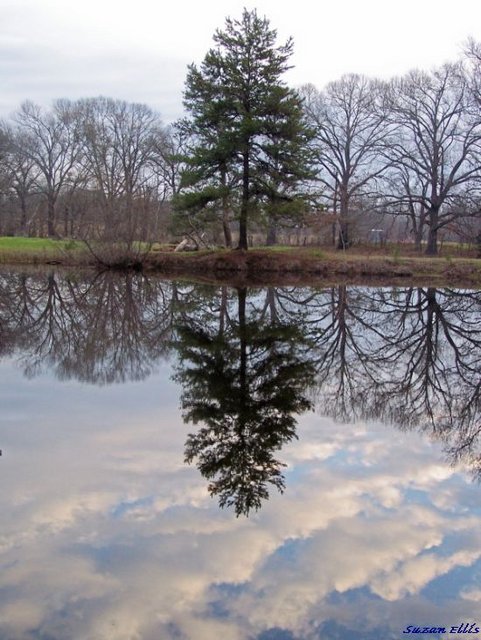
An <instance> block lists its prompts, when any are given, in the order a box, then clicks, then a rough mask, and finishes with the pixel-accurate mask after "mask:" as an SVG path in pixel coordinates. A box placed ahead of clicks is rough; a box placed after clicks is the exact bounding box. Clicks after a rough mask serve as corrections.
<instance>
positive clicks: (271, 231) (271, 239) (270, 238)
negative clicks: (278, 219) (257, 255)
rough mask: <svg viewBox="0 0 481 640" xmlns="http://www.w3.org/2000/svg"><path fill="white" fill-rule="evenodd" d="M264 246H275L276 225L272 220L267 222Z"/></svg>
mask: <svg viewBox="0 0 481 640" xmlns="http://www.w3.org/2000/svg"><path fill="white" fill-rule="evenodd" d="M266 244H267V246H268V247H272V246H274V245H275V244H277V229H276V223H275V221H274V220H273V219H272V218H271V219H270V220H269V228H268V229H267V238H266Z"/></svg>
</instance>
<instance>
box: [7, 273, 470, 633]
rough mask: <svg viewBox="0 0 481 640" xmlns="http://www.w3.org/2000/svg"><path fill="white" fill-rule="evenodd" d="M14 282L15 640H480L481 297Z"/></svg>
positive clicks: (135, 280) (10, 299) (10, 475)
mask: <svg viewBox="0 0 481 640" xmlns="http://www.w3.org/2000/svg"><path fill="white" fill-rule="evenodd" d="M0 286H1V291H0V305H1V308H0V339H1V340H2V343H1V349H2V352H1V353H2V355H3V356H4V357H3V358H2V359H1V360H0V380H1V384H0V404H1V406H2V431H1V445H2V448H3V449H4V452H5V455H4V456H2V458H1V459H0V460H1V463H0V475H1V477H2V486H3V487H4V491H3V492H0V511H1V513H2V530H1V532H0V564H1V567H2V571H1V572H0V592H1V594H2V598H1V599H0V637H2V638H3V637H4V638H8V639H9V640H10V639H12V640H17V639H18V640H20V639H22V640H34V639H36V640H38V639H40V638H42V639H46V638H49V639H51V640H63V639H64V638H89V639H90V638H92V639H94V638H95V639H96V640H97V639H105V640H107V639H109V640H110V639H114V638H115V640H117V639H125V640H127V639H129V640H130V639H132V638H142V640H158V638H162V639H165V640H174V639H176V638H177V639H178V638H185V639H186V640H204V639H205V640H210V639H211V638H218V637H219V638H220V637H222V638H232V639H234V638H235V639H236V640H253V639H255V640H285V639H286V638H289V639H290V640H292V639H294V640H319V639H320V638H322V639H323V640H324V639H327V640H334V639H338V640H344V639H347V638H353V637H355V638H357V639H359V640H374V639H378V638H400V637H403V636H402V631H403V629H405V628H406V626H407V625H410V624H418V625H423V624H432V625H435V626H445V627H449V626H450V625H461V624H463V623H467V622H469V623H473V622H476V623H478V626H479V622H480V620H479V618H477V616H479V602H480V601H481V592H480V589H479V575H480V572H481V533H480V532H481V512H480V510H479V485H478V484H476V483H471V482H469V478H468V479H467V478H466V476H465V473H464V466H456V467H454V466H448V465H446V464H445V463H444V461H443V454H442V450H441V446H443V447H444V449H445V452H447V453H448V454H450V456H451V458H450V459H451V460H454V459H458V460H459V458H463V459H464V460H465V461H466V462H468V463H469V465H470V466H471V469H472V470H473V471H476V470H477V469H478V468H479V464H478V462H477V461H478V460H479V456H478V454H477V453H476V452H477V451H478V450H479V447H478V440H479V438H478V432H477V430H476V426H477V425H478V424H479V414H480V411H479V373H478V372H479V353H480V350H479V346H480V344H479V338H480V328H479V326H478V322H477V320H478V318H479V311H480V304H479V303H480V294H479V293H478V292H467V291H445V290H434V289H430V288H411V289H398V290H387V289H375V288H371V289H367V288H350V287H343V286H340V287H339V286H338V287H329V288H326V289H322V290H313V289H311V290H308V289H289V288H278V289H267V290H262V291H260V290H245V289H227V288H224V287H215V288H211V287H198V286H195V285H190V284H185V283H165V282H161V281H158V280H155V279H145V278H143V277H141V276H133V277H130V276H129V277H124V276H122V277H121V278H118V277H113V276H112V275H108V274H104V275H102V276H99V277H95V276H93V275H90V276H87V277H86V278H81V277H80V276H76V277H73V276H61V275H59V274H50V276H49V278H44V277H40V276H39V275H34V274H33V275H32V274H24V275H23V276H19V275H18V274H16V275H13V276H12V278H10V279H8V280H7V279H6V278H5V277H3V278H2V279H1V281H0ZM89 292H91V294H90V293H89ZM17 296H18V297H17ZM22 296H23V297H22ZM109 309H110V310H112V311H114V313H113V315H114V316H115V317H110V316H112V313H110V311H109ZM103 315H107V316H109V317H97V316H103ZM47 319H48V321H47ZM127 327H130V328H131V332H132V333H133V335H132V336H130V337H129V336H128V335H127V334H128V332H127ZM117 338H118V339H117ZM84 356H85V357H86V358H87V360H88V361H89V364H88V366H84V365H82V363H76V358H80V357H84ZM65 363H68V366H64V365H65ZM288 365H290V366H288ZM117 366H120V371H121V372H120V373H116V371H115V367H117ZM24 372H25V373H28V375H29V376H30V377H29V379H26V378H25V376H24V375H23V373H24ZM40 374H41V375H40ZM140 378H142V383H139V379H140ZM120 381H124V384H110V383H111V382H120ZM129 382H132V383H131V384H130V383H129ZM86 383H95V386H93V385H89V384H86ZM283 393H285V394H286V397H283ZM271 397H272V398H273V399H274V404H273V407H274V408H273V409H272V410H271V412H269V410H268V408H267V407H266V404H267V400H268V399H269V398H271ZM450 399H451V400H450ZM179 403H180V405H181V409H182V413H183V414H184V420H185V422H183V420H182V417H181V415H180V412H179V411H178V408H179V407H178V405H179ZM311 404H313V405H315V406H316V408H317V412H318V413H312V412H311V411H308V409H309V407H310V405H311ZM319 413H321V414H324V416H326V415H331V416H334V417H335V418H336V420H337V421H338V422H334V421H333V420H332V419H329V418H326V417H322V416H320V415H319ZM379 419H382V420H383V421H385V422H391V423H393V424H395V425H396V426H397V427H402V429H403V431H400V430H398V431H397V432H396V431H394V430H392V429H387V428H386V427H385V426H384V425H382V424H378V423H377V420H379ZM196 420H197V424H195V421H196ZM209 420H210V421H211V422H209ZM363 420H369V422H368V423H365V422H363ZM262 425H264V426H265V430H264V431H262ZM188 432H191V433H190V435H189V433H188ZM296 432H297V435H298V436H299V438H298V439H296V437H295V435H296ZM396 433H397V435H398V437H393V434H396ZM425 434H427V435H429V436H433V438H426V437H424V435H425ZM186 439H187V442H186ZM289 439H290V441H289ZM231 440H233V441H234V442H233V444H232V442H231ZM242 440H243V441H244V442H242V446H241V441H242ZM231 444H232V446H233V447H234V446H235V447H238V450H239V458H240V459H241V463H239V462H238V460H233V461H231V460H229V454H230V450H229V449H230V446H231ZM189 447H190V448H191V449H189ZM281 447H282V450H281ZM190 450H192V451H194V452H195V455H194V457H193V460H192V461H193V462H194V463H196V464H197V465H199V466H200V467H201V466H202V464H204V462H205V463H207V465H209V464H211V463H212V465H213V466H212V467H209V466H208V467H207V468H208V471H209V473H211V475H210V476H209V480H208V481H209V482H210V483H212V484H214V483H216V482H219V484H218V485H215V486H217V487H219V490H218V493H217V499H219V500H220V499H221V498H222V499H224V500H225V501H226V504H230V503H232V508H231V509H224V510H219V509H217V508H216V507H217V505H216V501H212V500H211V498H210V496H209V494H208V492H207V490H206V484H207V483H206V482H205V480H204V479H203V478H202V477H201V476H200V474H199V473H198V471H197V468H196V466H195V464H192V465H190V466H187V465H184V464H183V462H182V457H183V455H182V452H183V451H185V453H186V454H188V453H189V451H190ZM257 459H259V460H261V463H260V464H259V465H258V466H259V467H261V469H257V468H256V467H255V465H254V464H252V463H253V460H257ZM283 464H285V465H287V466H285V467H284V466H282V465H283ZM263 465H264V466H263ZM214 471H215V473H214ZM271 472H273V473H272V475H271ZM242 473H244V474H245V477H246V478H248V477H249V474H252V476H253V477H254V478H255V480H254V485H249V486H247V484H246V483H244V482H243V478H241V480H242V481H239V477H238V475H240V476H242ZM212 474H213V475H212ZM236 474H238V475H236ZM256 474H259V475H256ZM282 476H285V484H286V491H285V493H284V495H282V496H280V495H279V492H278V491H276V490H275V488H276V486H278V488H282V487H283V483H284V479H283V478H282ZM271 479H272V480H274V482H271ZM277 481H281V482H282V485H281V484H279V485H276V484H275V482H277ZM222 482H225V484H222ZM256 483H258V484H259V486H260V488H258V487H257V485H256ZM261 483H263V485H262V484H261ZM252 486H254V488H253V489H252V488H251V487H252ZM262 487H263V490H265V491H269V490H271V495H270V500H269V501H267V500H265V493H262V492H261V490H262ZM223 490H224V491H225V492H224V493H222V491H223ZM249 492H250V493H249ZM246 496H247V497H246ZM256 500H257V502H256ZM236 501H237V502H236ZM260 503H262V509H261V510H259V511H258V512H257V513H252V510H254V509H255V507H256V506H258V505H259V504H260ZM246 505H247V506H249V508H250V509H251V517H249V518H236V517H235V513H236V510H237V512H238V513H239V511H240V512H245V511H244V509H245V507H246ZM446 637H448V634H446ZM473 637H476V635H473Z"/></svg>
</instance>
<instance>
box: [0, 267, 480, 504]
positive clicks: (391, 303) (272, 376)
mask: <svg viewBox="0 0 481 640" xmlns="http://www.w3.org/2000/svg"><path fill="white" fill-rule="evenodd" d="M480 310H481V294H480V293H479V292H477V291H463V290H452V289H443V290H438V289H436V288H433V287H428V288H422V287H416V288H414V287H411V288H404V289H382V288H377V289H376V288H359V287H346V286H335V287H329V288H326V289H322V290H312V289H298V288H297V289H296V288H294V289H286V288H284V289H283V288H278V289H274V288H268V289H266V290H265V291H263V292H261V291H256V290H252V291H248V290H247V289H245V288H244V289H237V290H228V289H227V288H226V287H217V288H215V287H205V286H204V287H202V286H195V285H188V284H179V283H172V282H165V281H162V280H158V279H155V278H147V277H145V276H142V275H139V274H135V275H134V274H126V275H122V276H119V275H118V274H112V273H109V272H106V273H102V274H95V275H94V274H90V275H89V276H84V277H80V276H73V275H66V276H62V275H59V274H55V273H53V272H52V273H49V274H48V275H46V276H45V275H40V274H33V275H27V274H19V273H14V274H3V275H2V276H1V278H0V319H1V320H0V337H1V353H2V354H3V355H8V354H10V355H11V354H17V356H16V357H17V358H18V361H19V363H20V366H21V367H22V368H23V370H24V372H25V374H26V375H27V376H35V375H38V374H39V373H41V372H42V371H45V370H48V369H50V370H53V371H54V372H55V375H56V376H58V377H59V378H60V379H77V380H80V381H83V382H89V383H94V384H109V383H113V382H126V381H129V380H142V379H145V378H146V377H147V376H149V375H150V374H151V373H152V371H153V370H155V367H156V366H157V365H158V363H159V362H161V361H162V360H164V359H165V358H167V356H168V355H169V354H176V356H177V359H178V365H177V366H176V370H175V379H176V381H177V382H179V383H180V384H181V386H182V397H181V405H182V410H183V417H184V420H185V421H186V422H187V423H192V424H194V425H198V428H197V431H195V432H192V433H190V434H189V436H188V438H187V442H186V446H185V459H186V461H187V462H193V461H195V462H196V464H197V466H198V468H199V469H200V471H201V472H202V474H203V475H204V476H205V477H206V478H207V479H208V480H209V489H210V491H211V492H212V494H214V495H217V496H218V498H219V503H220V505H221V506H225V505H233V506H234V509H235V511H236V513H237V514H240V513H248V512H249V511H250V509H252V508H255V509H257V508H259V506H260V504H261V502H262V500H263V499H264V498H267V497H268V485H272V486H273V487H276V488H277V489H279V490H280V491H282V490H283V488H284V478H283V474H282V471H281V469H282V467H283V463H282V461H281V460H279V459H278V457H277V453H276V452H279V451H280V449H281V448H282V446H283V445H284V444H285V443H287V442H289V441H290V440H291V439H292V438H294V437H295V435H296V433H295V431H296V417H295V416H296V415H299V414H301V413H303V412H304V411H306V410H308V409H309V408H311V406H313V405H315V406H316V408H317V410H318V412H319V413H321V414H323V415H328V416H332V417H334V418H335V419H337V420H339V421H342V422H353V421H358V420H371V421H372V420H379V421H382V422H384V423H386V422H387V423H391V424H393V425H395V426H397V427H398V428H401V429H409V428H413V427H417V428H420V429H422V430H428V431H429V432H430V433H432V434H433V435H434V437H436V438H437V439H438V440H440V441H442V442H443V443H444V447H445V451H446V453H447V455H448V456H449V457H450V459H451V460H452V461H453V462H456V461H459V460H463V461H465V462H468V463H469V464H470V466H471V469H472V471H473V473H475V474H476V475H479V474H481V450H480V447H479V435H480V433H481V420H480V414H481V411H480V409H481V404H480V403H481V393H480V390H481V387H480V384H481V378H480V375H479V372H480V370H481V360H480V358H481V326H480V324H479V322H478V318H479V312H480Z"/></svg>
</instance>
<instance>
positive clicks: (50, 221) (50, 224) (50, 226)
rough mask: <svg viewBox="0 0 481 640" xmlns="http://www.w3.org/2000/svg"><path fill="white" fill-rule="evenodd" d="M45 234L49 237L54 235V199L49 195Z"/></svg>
mask: <svg viewBox="0 0 481 640" xmlns="http://www.w3.org/2000/svg"><path fill="white" fill-rule="evenodd" d="M47 234H48V237H49V238H54V237H55V200H54V199H53V198H52V197H50V196H49V198H48V201H47Z"/></svg>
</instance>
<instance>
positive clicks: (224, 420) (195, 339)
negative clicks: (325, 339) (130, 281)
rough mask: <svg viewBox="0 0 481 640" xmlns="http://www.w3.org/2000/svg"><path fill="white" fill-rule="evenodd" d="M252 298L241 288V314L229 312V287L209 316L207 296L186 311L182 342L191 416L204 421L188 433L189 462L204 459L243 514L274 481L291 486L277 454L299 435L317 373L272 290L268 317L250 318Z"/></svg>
mask: <svg viewBox="0 0 481 640" xmlns="http://www.w3.org/2000/svg"><path fill="white" fill-rule="evenodd" d="M246 301H247V290H246V289H245V288H239V289H237V290H236V301H235V304H236V305H237V313H236V314H234V313H233V309H232V305H231V308H230V312H228V305H227V290H226V288H223V289H222V291H221V297H220V301H219V302H220V304H219V305H215V304H211V305H208V306H207V308H208V309H209V310H210V313H209V314H207V313H206V312H205V308H206V307H205V301H204V300H201V308H199V307H192V306H191V307H190V309H189V310H188V312H182V311H181V313H180V317H181V321H180V323H179V325H178V327H177V334H178V340H177V342H176V349H177V351H178V355H179V365H178V366H177V373H176V377H175V379H176V380H177V381H178V382H180V383H181V385H182V397H181V401H182V410H183V418H184V420H185V421H186V422H191V423H193V424H194V425H197V424H199V423H200V424H201V425H202V426H200V427H199V429H198V430H197V431H196V432H195V433H190V434H189V436H188V438H187V442H186V446H185V460H186V462H189V463H190V462H192V461H193V460H196V461H197V466H198V468H199V470H200V471H201V473H202V475H204V476H205V477H206V478H208V479H209V480H210V484H209V491H210V492H211V494H212V495H217V496H219V504H220V506H221V507H224V506H226V505H227V506H231V505H233V506H234V508H235V513H236V514H237V515H240V514H241V513H243V514H245V515H248V514H249V511H250V510H251V509H252V508H254V509H258V508H259V507H260V506H261V502H262V500H263V499H267V498H268V497H269V492H268V489H267V486H268V485H269V484H270V485H273V486H274V487H276V488H277V489H278V490H279V491H281V492H282V491H283V489H284V478H283V475H282V473H281V468H282V467H283V466H285V465H284V464H283V463H282V462H280V461H279V460H278V459H276V457H275V455H274V453H275V452H276V451H279V450H280V449H281V448H282V446H283V445H284V444H285V443H287V442H289V441H290V440H292V438H294V437H295V435H296V420H295V418H294V415H297V414H300V413H303V412H304V411H306V410H307V409H309V408H311V406H312V403H311V402H310V400H309V399H308V398H307V397H306V395H305V392H306V388H307V387H308V385H309V384H310V383H311V382H312V377H313V374H314V366H313V363H312V362H310V361H309V359H308V358H307V355H308V348H309V345H308V342H307V341H306V339H305V337H304V336H303V334H302V332H301V330H300V329H299V327H298V326H297V325H295V324H287V323H283V322H281V321H279V319H278V317H277V315H276V313H275V307H274V305H273V302H274V300H273V292H272V290H269V291H268V292H267V299H266V307H265V308H268V309H269V312H270V313H269V314H268V315H267V317H266V315H265V314H262V313H261V312H260V310H259V308H258V307H257V306H256V307H254V309H253V311H252V313H251V314H249V317H247V311H246ZM203 309H204V312H202V310H203ZM200 318H202V321H201V323H199V319H200Z"/></svg>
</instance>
